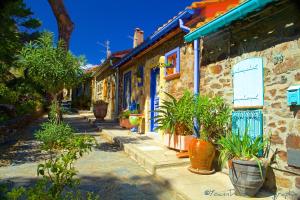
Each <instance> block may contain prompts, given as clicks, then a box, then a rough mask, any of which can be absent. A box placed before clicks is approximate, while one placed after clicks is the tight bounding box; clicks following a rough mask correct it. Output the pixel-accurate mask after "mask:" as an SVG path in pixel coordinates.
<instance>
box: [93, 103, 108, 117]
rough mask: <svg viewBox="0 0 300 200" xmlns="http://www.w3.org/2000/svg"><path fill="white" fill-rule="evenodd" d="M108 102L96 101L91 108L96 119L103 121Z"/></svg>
mask: <svg viewBox="0 0 300 200" xmlns="http://www.w3.org/2000/svg"><path fill="white" fill-rule="evenodd" d="M107 107H108V103H106V102H101V103H96V104H95V105H94V108H93V112H94V115H95V117H96V119H97V120H100V121H103V120H104V118H105V116H106V114H107Z"/></svg>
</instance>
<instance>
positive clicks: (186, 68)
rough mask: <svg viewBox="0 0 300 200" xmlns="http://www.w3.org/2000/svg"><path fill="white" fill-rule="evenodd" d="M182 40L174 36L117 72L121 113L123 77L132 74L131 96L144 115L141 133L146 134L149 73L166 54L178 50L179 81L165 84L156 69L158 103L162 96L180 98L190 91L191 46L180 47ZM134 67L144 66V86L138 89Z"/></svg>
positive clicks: (148, 116)
mask: <svg viewBox="0 0 300 200" xmlns="http://www.w3.org/2000/svg"><path fill="white" fill-rule="evenodd" d="M183 36H184V34H183V33H180V34H177V35H176V36H174V37H173V38H171V39H170V40H168V41H165V42H164V43H162V44H160V45H159V46H157V47H156V48H154V49H152V50H150V51H149V52H147V53H146V54H144V55H142V56H141V57H139V58H134V60H133V62H132V63H131V65H129V67H122V68H121V69H120V70H121V71H120V84H119V91H120V93H119V94H120V95H119V108H120V109H121V110H122V94H123V75H124V74H125V73H126V72H128V71H132V96H133V98H134V99H136V100H137V102H138V103H139V104H140V107H141V110H142V111H143V113H144V115H145V127H144V129H145V132H148V131H149V127H150V124H149V120H150V113H149V112H150V73H151V69H152V68H154V67H157V66H158V63H159V58H160V56H164V55H165V54H166V53H167V52H169V51H171V50H173V49H175V48H176V47H180V77H177V78H175V79H172V80H166V79H165V70H164V68H161V69H160V85H159V91H160V93H159V96H160V99H164V98H165V95H164V92H168V93H170V94H172V95H174V96H175V97H179V96H181V95H182V94H183V91H184V90H186V89H189V90H193V86H194V83H193V81H194V68H193V62H194V55H193V46H192V44H184V41H183ZM138 66H144V85H143V86H142V87H138V85H137V78H136V76H135V75H134V74H135V72H136V70H137V67H138Z"/></svg>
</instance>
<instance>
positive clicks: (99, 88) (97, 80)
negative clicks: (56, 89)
mask: <svg viewBox="0 0 300 200" xmlns="http://www.w3.org/2000/svg"><path fill="white" fill-rule="evenodd" d="M129 51H130V50H124V51H118V52H114V53H112V54H111V55H109V56H108V58H107V59H106V60H105V61H104V62H103V63H102V64H101V65H100V66H98V67H97V70H96V72H95V73H94V74H93V77H92V80H91V87H92V94H91V102H95V101H98V100H103V101H105V102H107V103H108V109H107V115H106V117H105V119H107V120H116V119H117V118H118V115H119V110H118V87H117V85H118V72H117V70H116V69H114V68H113V67H112V66H113V64H114V63H116V62H117V61H119V60H120V59H121V58H123V57H124V56H125V55H126V54H127V53H128V52H129ZM92 106H93V104H92ZM91 109H92V108H91Z"/></svg>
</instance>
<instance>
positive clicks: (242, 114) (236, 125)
mask: <svg viewBox="0 0 300 200" xmlns="http://www.w3.org/2000/svg"><path fill="white" fill-rule="evenodd" d="M246 129H248V132H247V134H249V135H250V136H251V137H252V138H256V137H258V136H262V135H263V114H262V111H261V110H244V111H234V112H232V131H233V133H238V132H240V134H244V133H245V130H246Z"/></svg>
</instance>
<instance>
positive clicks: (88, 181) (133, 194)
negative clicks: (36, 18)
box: [0, 115, 176, 200]
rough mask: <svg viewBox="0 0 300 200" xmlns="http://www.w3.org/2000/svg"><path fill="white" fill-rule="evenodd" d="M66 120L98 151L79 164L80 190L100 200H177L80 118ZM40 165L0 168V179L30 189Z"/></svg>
mask: <svg viewBox="0 0 300 200" xmlns="http://www.w3.org/2000/svg"><path fill="white" fill-rule="evenodd" d="M65 120H66V122H67V123H69V124H70V125H71V126H73V127H74V128H75V129H76V130H77V133H79V134H83V133H84V134H90V135H93V136H95V138H96V139H97V141H98V145H97V147H95V149H94V150H93V151H92V152H91V153H90V154H88V155H85V156H84V157H83V158H81V159H80V160H79V161H78V162H77V163H76V167H77V169H78V171H79V173H78V175H79V178H80V179H81V186H80V188H81V189H82V190H85V191H94V192H96V193H97V194H99V196H100V199H101V200H123V199H124V200H144V199H145V200H148V199H149V200H170V199H172V200H173V199H176V198H175V196H176V195H175V194H176V193H175V192H173V191H172V190H171V189H170V188H169V183H168V182H166V181H162V180H158V179H157V178H155V177H153V176H151V175H149V174H148V173H147V172H146V171H145V170H144V169H143V168H141V167H140V166H139V165H138V164H136V162H134V161H133V160H131V159H130V158H129V157H128V156H127V155H126V154H125V153H124V152H123V151H121V150H120V148H119V147H118V146H117V145H115V144H112V143H109V142H107V141H106V140H105V139H104V138H102V137H101V134H100V133H98V132H97V130H96V129H95V128H94V127H93V126H92V125H90V124H88V122H86V120H84V119H83V118H81V117H80V116H79V115H66V116H65ZM36 166H37V162H31V163H30V162H29V163H26V162H25V163H22V164H20V165H10V166H6V167H1V168H0V178H1V179H3V180H11V181H14V182H16V185H17V186H18V185H28V184H30V183H31V182H33V181H34V180H36V178H37V177H36Z"/></svg>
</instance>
